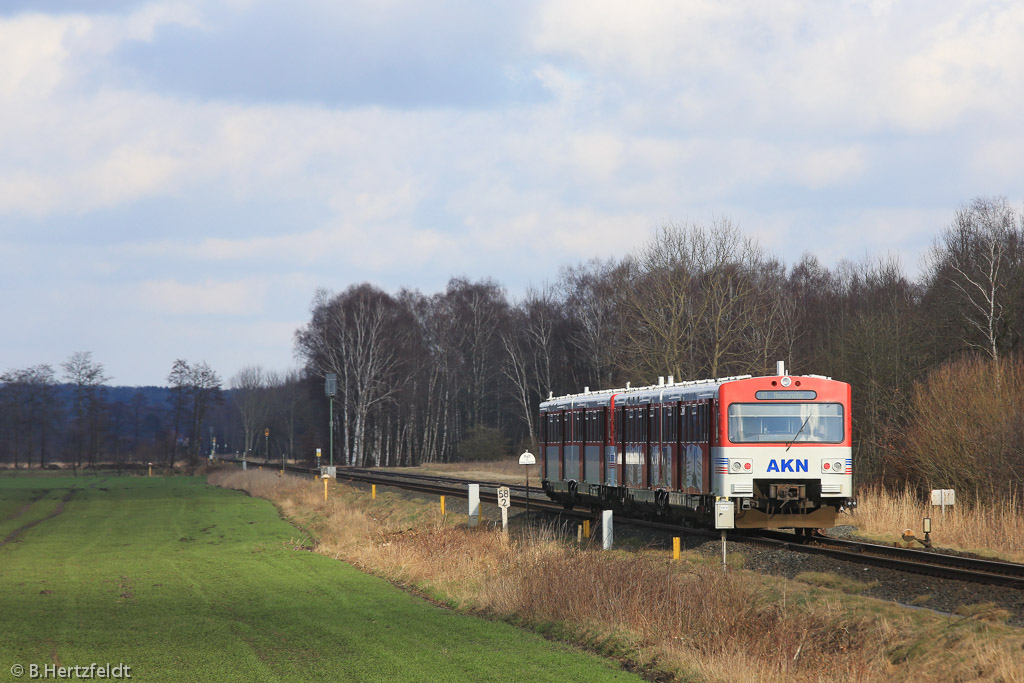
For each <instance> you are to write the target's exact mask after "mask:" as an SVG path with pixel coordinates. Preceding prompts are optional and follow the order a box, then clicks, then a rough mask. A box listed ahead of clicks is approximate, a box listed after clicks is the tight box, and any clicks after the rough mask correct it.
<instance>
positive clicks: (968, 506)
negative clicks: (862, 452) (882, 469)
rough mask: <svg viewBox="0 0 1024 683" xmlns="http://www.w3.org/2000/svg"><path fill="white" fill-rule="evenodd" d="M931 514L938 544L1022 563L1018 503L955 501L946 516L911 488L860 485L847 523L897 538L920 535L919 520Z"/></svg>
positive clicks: (1022, 521)
mask: <svg viewBox="0 0 1024 683" xmlns="http://www.w3.org/2000/svg"><path fill="white" fill-rule="evenodd" d="M925 517H931V518H932V533H931V540H932V543H933V544H934V545H936V546H938V547H942V548H955V549H959V550H968V551H971V552H975V553H979V554H982V555H989V556H995V557H1000V558H1003V559H1005V560H1008V561H1011V562H1024V514H1021V506H1020V503H1019V501H1017V500H1015V499H1009V500H1005V501H1002V502H998V503H981V502H973V503H971V502H968V501H964V500H962V499H958V500H957V504H956V506H954V507H951V508H950V507H947V508H946V514H945V517H943V515H942V511H941V510H940V508H933V507H932V506H931V504H930V501H924V500H922V499H921V497H920V496H919V495H918V494H917V493H916V492H915V491H913V490H912V489H909V488H907V489H904V490H903V491H898V492H895V493H893V492H890V491H886V490H885V489H882V488H878V487H868V488H865V489H862V490H861V491H860V492H859V493H858V495H857V510H856V511H855V512H854V513H853V514H852V515H851V516H850V517H849V518H847V519H846V520H845V521H847V522H848V523H849V524H853V525H855V526H856V527H857V529H858V531H859V532H860V533H862V534H864V535H867V536H870V537H872V538H878V539H882V540H891V541H898V540H899V539H900V535H901V534H902V533H903V530H904V529H911V530H912V531H913V532H914V534H915V536H916V537H917V538H920V539H923V538H924V533H923V532H922V530H921V529H922V520H923V519H924V518H925Z"/></svg>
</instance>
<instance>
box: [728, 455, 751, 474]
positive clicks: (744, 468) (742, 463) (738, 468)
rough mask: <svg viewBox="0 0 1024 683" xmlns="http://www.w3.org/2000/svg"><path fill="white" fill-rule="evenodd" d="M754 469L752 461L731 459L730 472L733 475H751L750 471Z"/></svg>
mask: <svg viewBox="0 0 1024 683" xmlns="http://www.w3.org/2000/svg"><path fill="white" fill-rule="evenodd" d="M752 469H753V465H752V464H751V461H750V460H746V459H737V460H733V459H732V458H730V459H729V472H730V473H731V474H742V473H743V472H746V473H748V474H749V473H750V470H752Z"/></svg>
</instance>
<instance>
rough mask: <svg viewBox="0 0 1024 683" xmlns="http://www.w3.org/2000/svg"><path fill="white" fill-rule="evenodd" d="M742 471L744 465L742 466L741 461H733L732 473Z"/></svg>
mask: <svg viewBox="0 0 1024 683" xmlns="http://www.w3.org/2000/svg"><path fill="white" fill-rule="evenodd" d="M741 469H743V465H742V464H740V461H739V460H733V461H732V471H733V472H739V471H740V470H741Z"/></svg>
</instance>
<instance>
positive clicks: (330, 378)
mask: <svg viewBox="0 0 1024 683" xmlns="http://www.w3.org/2000/svg"><path fill="white" fill-rule="evenodd" d="M324 393H325V394H327V398H328V399H330V402H331V409H330V417H328V418H327V420H328V421H327V432H328V434H330V443H329V444H328V447H329V449H330V450H329V458H330V460H329V462H328V464H329V465H330V466H331V467H333V466H334V396H335V394H337V393H338V375H337V374H336V373H333V372H328V373H327V375H326V377H324Z"/></svg>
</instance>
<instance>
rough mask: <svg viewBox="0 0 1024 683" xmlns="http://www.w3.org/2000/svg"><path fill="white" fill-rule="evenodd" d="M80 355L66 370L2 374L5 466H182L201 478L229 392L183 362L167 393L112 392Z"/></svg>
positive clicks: (0, 458) (100, 370)
mask: <svg viewBox="0 0 1024 683" xmlns="http://www.w3.org/2000/svg"><path fill="white" fill-rule="evenodd" d="M109 380H110V377H109V376H108V375H107V374H106V368H105V367H104V365H103V363H101V362H99V361H96V360H95V359H93V356H92V352H90V351H78V352H75V353H74V354H72V355H71V356H70V357H69V358H68V359H67V360H66V361H65V362H63V363H61V365H60V370H59V371H58V370H56V369H54V368H53V366H51V365H49V364H45V363H44V364H39V365H34V366H32V367H28V368H19V369H11V370H7V371H6V372H4V373H3V374H0V462H6V463H9V464H10V465H12V466H14V467H15V468H17V467H31V466H35V467H38V468H40V469H42V468H46V467H48V466H49V467H57V466H58V465H57V463H60V465H61V466H64V467H70V468H72V469H73V470H74V471H75V472H76V473H77V472H78V470H80V469H82V468H87V467H95V466H97V465H101V464H102V465H114V466H116V467H118V468H123V467H126V466H129V465H131V464H140V463H150V462H151V463H154V464H157V465H163V466H173V465H175V464H181V465H184V466H186V467H187V468H188V469H190V470H193V471H194V470H195V469H196V467H197V466H198V464H199V460H200V458H201V456H202V455H203V454H204V453H206V452H207V451H208V449H209V447H210V444H211V439H209V438H206V437H205V435H206V434H207V432H208V431H209V433H210V434H211V435H212V434H213V433H214V432H215V431H217V430H219V429H220V426H219V425H217V423H218V421H223V417H224V415H223V412H222V411H220V413H221V414H218V412H219V411H218V409H219V408H223V390H222V388H221V381H220V378H219V377H218V376H217V373H216V372H215V371H214V370H213V369H212V368H210V366H209V365H207V364H206V363H205V362H198V363H190V362H188V361H186V360H182V359H179V360H176V361H175V362H174V365H173V367H172V369H171V372H170V374H169V375H168V377H167V382H168V386H167V387H133V388H128V387H111V386H107V384H106V382H108V381H109ZM215 425H217V426H215Z"/></svg>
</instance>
